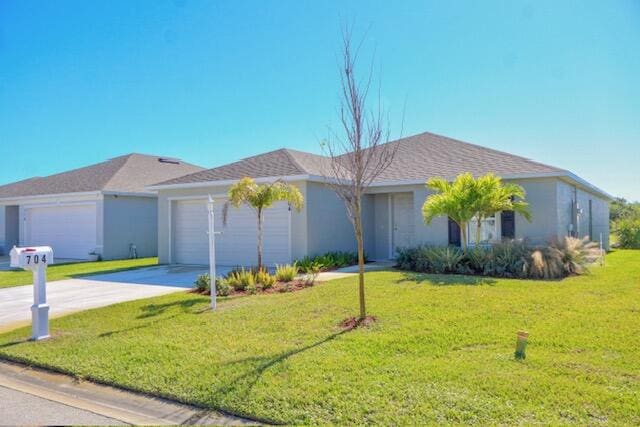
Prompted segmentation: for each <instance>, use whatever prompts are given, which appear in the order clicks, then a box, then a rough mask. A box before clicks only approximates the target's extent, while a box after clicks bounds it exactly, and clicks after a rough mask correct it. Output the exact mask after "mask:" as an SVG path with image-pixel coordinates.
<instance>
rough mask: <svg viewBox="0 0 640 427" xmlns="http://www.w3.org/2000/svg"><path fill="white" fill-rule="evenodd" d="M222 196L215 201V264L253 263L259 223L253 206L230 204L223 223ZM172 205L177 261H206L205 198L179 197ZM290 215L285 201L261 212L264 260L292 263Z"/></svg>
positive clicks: (183, 262)
mask: <svg viewBox="0 0 640 427" xmlns="http://www.w3.org/2000/svg"><path fill="white" fill-rule="evenodd" d="M224 202H225V200H224V199H217V200H216V201H215V204H214V216H215V229H216V232H220V234H216V263H217V264H219V265H226V266H236V265H242V266H253V265H255V264H256V263H257V259H258V256H257V241H258V237H257V236H258V226H257V217H256V213H255V211H254V210H253V209H251V208H249V207H247V206H242V207H240V208H233V207H229V213H228V219H227V224H226V225H223V223H222V207H223V205H224ZM174 203H175V204H174V206H173V211H172V212H173V215H172V216H173V218H172V222H173V224H172V226H173V256H172V259H171V261H172V262H174V263H178V264H208V263H209V240H208V236H207V229H208V219H207V207H206V201H205V200H203V199H199V200H179V201H176V202H174ZM290 223H291V216H290V212H289V206H288V204H287V203H284V202H279V203H275V204H274V205H273V206H271V207H270V208H268V209H266V210H265V211H264V227H263V238H264V240H263V263H264V264H265V265H274V264H286V263H290V262H291V251H290Z"/></svg>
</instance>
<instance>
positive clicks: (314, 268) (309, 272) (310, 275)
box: [304, 263, 321, 286]
mask: <svg viewBox="0 0 640 427" xmlns="http://www.w3.org/2000/svg"><path fill="white" fill-rule="evenodd" d="M320 271H321V269H320V263H314V264H312V265H311V266H310V267H308V268H307V269H306V271H305V272H304V273H305V274H304V283H305V285H307V286H313V284H314V283H315V282H316V279H317V278H318V275H319V274H320Z"/></svg>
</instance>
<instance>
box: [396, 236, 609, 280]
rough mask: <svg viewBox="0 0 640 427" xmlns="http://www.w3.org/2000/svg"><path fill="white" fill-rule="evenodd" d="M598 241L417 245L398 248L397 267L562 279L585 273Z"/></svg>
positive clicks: (415, 269)
mask: <svg viewBox="0 0 640 427" xmlns="http://www.w3.org/2000/svg"><path fill="white" fill-rule="evenodd" d="M600 256H601V254H600V249H599V248H598V244H597V243H594V242H590V241H588V239H586V238H585V239H575V238H572V237H565V238H563V239H562V240H561V241H559V242H558V243H554V244H552V245H549V246H540V247H533V246H530V245H528V244H527V243H526V242H523V241H511V242H508V243H500V244H496V245H493V246H491V247H487V248H481V247H478V248H468V249H467V250H465V251H463V250H461V249H459V248H454V247H430V246H416V247H413V248H407V249H401V250H398V257H397V261H398V264H397V267H398V268H400V269H402V270H412V271H418V272H422V273H460V274H482V275H486V276H493V277H515V278H532V279H558V278H562V277H565V276H568V275H571V274H584V273H586V272H587V267H588V265H589V264H591V263H593V262H594V261H596V260H597V259H598V258H599V257H600Z"/></svg>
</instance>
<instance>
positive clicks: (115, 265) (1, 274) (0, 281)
mask: <svg viewBox="0 0 640 427" xmlns="http://www.w3.org/2000/svg"><path fill="white" fill-rule="evenodd" d="M157 264H158V258H138V259H125V260H118V261H98V262H74V263H69V264H53V265H50V266H49V267H47V281H49V282H52V281H54V280H63V279H71V278H74V277H78V276H83V275H88V274H97V273H111V272H116V271H123V270H129V269H133V268H139V267H147V266H150V265H157ZM32 283H33V273H31V272H30V271H25V270H12V271H0V289H2V288H10V287H13V286H22V285H31V284H32Z"/></svg>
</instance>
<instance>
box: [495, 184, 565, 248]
mask: <svg viewBox="0 0 640 427" xmlns="http://www.w3.org/2000/svg"><path fill="white" fill-rule="evenodd" d="M509 182H512V183H514V184H518V185H521V186H522V187H523V188H524V190H525V191H526V193H527V194H526V197H525V200H526V201H527V202H528V203H529V208H530V209H531V217H532V220H531V222H529V221H527V220H526V219H525V218H524V217H522V215H518V214H516V215H515V222H516V239H524V238H526V239H528V240H529V241H530V242H531V243H533V244H543V243H546V242H549V241H550V240H552V239H555V238H556V237H557V228H558V225H557V224H558V209H557V196H556V191H557V182H558V181H557V180H556V179H553V178H546V179H526V180H525V179H522V180H513V181H509ZM498 235H501V234H500V230H498Z"/></svg>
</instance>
